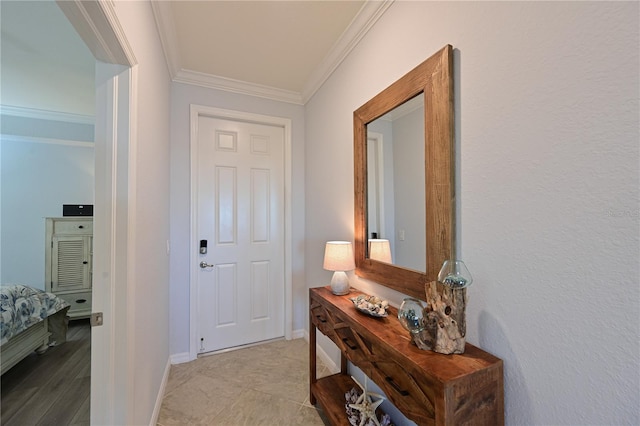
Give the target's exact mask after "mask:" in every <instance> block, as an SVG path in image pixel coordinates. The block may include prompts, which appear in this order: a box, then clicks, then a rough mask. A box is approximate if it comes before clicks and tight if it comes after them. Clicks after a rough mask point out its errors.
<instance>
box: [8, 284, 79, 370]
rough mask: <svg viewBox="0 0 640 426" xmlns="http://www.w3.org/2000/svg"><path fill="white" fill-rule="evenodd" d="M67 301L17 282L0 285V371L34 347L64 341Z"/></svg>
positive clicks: (11, 365) (36, 348) (15, 362)
mask: <svg viewBox="0 0 640 426" xmlns="http://www.w3.org/2000/svg"><path fill="white" fill-rule="evenodd" d="M68 310H69V304H68V303H67V302H66V301H65V300H63V299H61V298H59V297H57V296H56V295H55V294H52V293H47V292H45V291H43V290H40V289H36V288H33V287H28V286H25V285H21V284H14V285H4V284H3V285H2V286H0V364H1V366H0V370H1V372H0V374H4V373H5V372H6V371H7V370H9V369H10V368H11V367H13V366H14V365H16V364H17V363H18V362H20V361H21V360H22V359H23V358H24V357H26V356H27V355H29V354H30V353H31V352H33V351H34V350H35V351H36V352H38V353H43V352H44V351H46V350H47V349H48V348H49V346H50V345H51V346H53V345H56V344H61V343H64V342H65V341H66V334H67V324H68V318H67V311H68Z"/></svg>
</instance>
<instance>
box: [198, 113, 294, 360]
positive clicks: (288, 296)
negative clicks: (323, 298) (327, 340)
mask: <svg viewBox="0 0 640 426" xmlns="http://www.w3.org/2000/svg"><path fill="white" fill-rule="evenodd" d="M201 116H203V117H214V118H220V119H224V120H238V121H248V122H251V123H257V124H263V125H267V126H277V127H282V128H283V129H284V309H285V312H284V337H285V339H287V340H290V339H291V337H292V334H293V331H292V330H293V296H292V275H293V273H292V263H291V260H292V234H291V230H292V223H291V219H292V215H291V119H288V118H283V117H275V116H270V115H262V114H254V113H250V112H244V111H235V110H229V109H223V108H216V107H210V106H205V105H196V104H191V105H190V119H189V120H190V122H189V128H190V136H189V145H190V152H191V155H190V157H191V167H190V169H191V182H190V185H191V201H190V203H191V204H190V209H191V218H190V219H191V220H190V234H191V238H190V245H189V262H190V267H189V271H190V278H189V361H192V360H194V359H196V358H197V357H198V334H199V331H200V330H199V324H198V300H197V289H198V287H197V284H198V280H197V277H198V265H197V263H198V241H199V239H198V235H197V231H198V230H197V226H196V225H197V208H196V207H195V206H197V203H198V119H199V118H200V117H201Z"/></svg>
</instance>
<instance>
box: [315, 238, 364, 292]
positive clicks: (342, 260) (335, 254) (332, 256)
mask: <svg viewBox="0 0 640 426" xmlns="http://www.w3.org/2000/svg"><path fill="white" fill-rule="evenodd" d="M322 267H323V268H324V269H326V270H327V271H334V272H333V277H332V278H331V292H332V293H333V294H337V295H343V294H348V293H349V277H347V274H346V272H345V271H353V270H354V269H356V264H355V261H354V259H353V247H352V245H351V243H350V242H348V241H328V242H327V244H326V245H325V248H324V264H323V265H322Z"/></svg>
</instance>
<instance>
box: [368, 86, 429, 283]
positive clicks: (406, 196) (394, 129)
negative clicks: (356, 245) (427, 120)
mask: <svg viewBox="0 0 640 426" xmlns="http://www.w3.org/2000/svg"><path fill="white" fill-rule="evenodd" d="M424 155H425V153H424V96H423V94H422V93H420V94H418V95H417V96H415V97H414V98H412V99H411V100H409V101H407V102H405V103H404V104H402V105H400V106H398V107H397V108H394V109H393V110H391V111H390V112H388V113H387V114H385V115H383V116H382V117H380V118H378V119H376V120H374V121H372V122H371V123H369V124H367V229H368V236H369V244H368V257H369V258H370V259H374V260H378V261H380V262H385V263H393V264H395V265H398V266H402V267H405V268H410V269H413V270H416V271H420V272H425V271H426V257H427V256H426V245H425V220H424V218H425V192H424V182H425V172H424V161H425V157H424ZM382 241H386V243H382ZM386 247H388V248H389V250H390V255H389V256H387V255H386V251H385V252H384V253H385V254H384V255H383V256H382V255H376V253H377V252H376V251H375V250H376V249H378V248H381V249H385V250H386Z"/></svg>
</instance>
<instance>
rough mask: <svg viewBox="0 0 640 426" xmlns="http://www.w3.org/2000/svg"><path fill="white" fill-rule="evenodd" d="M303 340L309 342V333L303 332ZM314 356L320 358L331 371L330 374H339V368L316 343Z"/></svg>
mask: <svg viewBox="0 0 640 426" xmlns="http://www.w3.org/2000/svg"><path fill="white" fill-rule="evenodd" d="M303 333H304V340H306V341H307V343H308V342H309V332H308V331H307V330H303ZM316 356H317V357H318V358H320V361H322V363H323V364H324V365H325V366H326V367H327V368H328V369H329V371H331V374H336V373H339V372H340V366H339V365H337V364H336V363H335V362H334V361H333V360H332V359H331V357H330V356H329V355H327V353H326V352H325V351H324V349H322V346H320V345H319V344H318V343H316Z"/></svg>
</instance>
